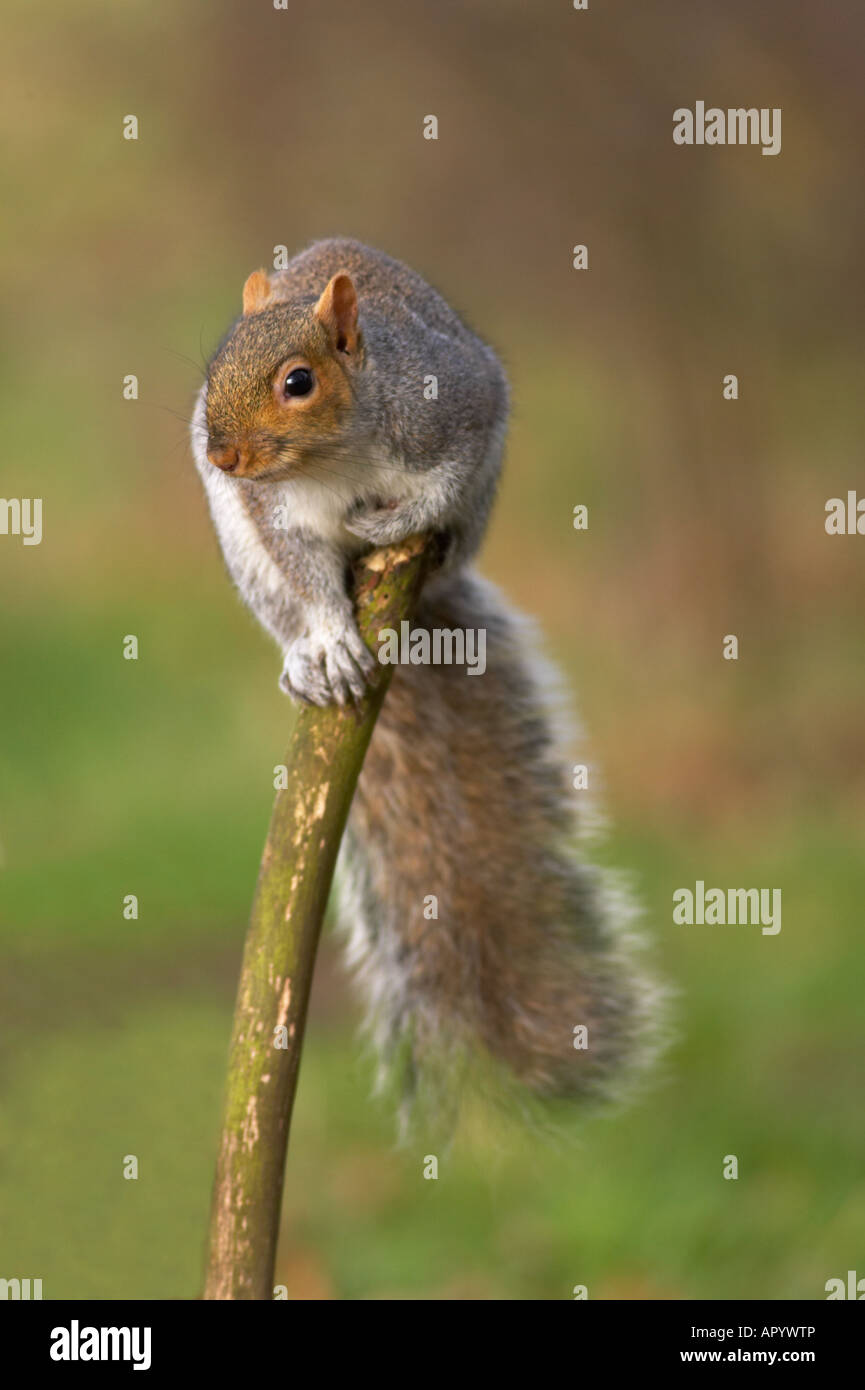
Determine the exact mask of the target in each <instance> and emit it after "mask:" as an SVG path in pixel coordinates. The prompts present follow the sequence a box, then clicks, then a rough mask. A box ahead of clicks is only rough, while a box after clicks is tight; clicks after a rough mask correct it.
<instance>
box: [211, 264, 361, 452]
mask: <svg viewBox="0 0 865 1390" xmlns="http://www.w3.org/2000/svg"><path fill="white" fill-rule="evenodd" d="M280 295H281V286H280V284H279V281H278V280H277V282H276V283H275V284H274V283H273V282H272V281H271V280H270V279H269V277H268V275H267V274H266V272H265V271H263V270H256V271H254V272H253V274H252V275H250V277H249V279H248V280H247V281H246V284H245V285H244V287H243V316H242V317H241V318H240V319H238V321H237V323H236V324H235V326H234V328H233V329H232V330H231V332H230V333H229V335H228V337H227V338H226V340H225V342H224V343H223V344H222V346H221V347H220V349H219V351H218V352H217V353H216V356H215V357H214V359H213V361H212V362H211V364H210V366H209V368H208V372H207V396H206V409H205V419H206V423H207V457H208V459H209V460H210V462H211V463H212V464H213V465H214V466H215V467H216V468H219V469H221V470H222V471H223V472H224V473H229V474H231V476H232V477H235V478H272V479H276V478H288V477H292V476H296V475H297V473H298V472H300V471H301V470H302V468H303V464H304V462H306V461H308V460H311V459H314V458H315V457H316V456H321V454H322V453H324V452H326V451H327V450H328V449H329V448H331V449H332V448H333V445H334V443H335V442H336V441H338V440H339V439H340V437H341V436H342V435H343V434H344V430H345V426H346V424H347V423H348V420H349V418H350V417H349V412H350V411H351V408H352V400H353V381H352V376H353V374H354V372H355V371H357V370H358V368H359V366H360V365H361V363H362V360H363V350H362V348H363V345H362V337H361V333H360V329H359V327H358V321H357V294H356V292H355V288H354V285H353V283H352V281H351V279H350V278H349V276H348V275H345V274H343V273H339V274H337V275H334V276H333V277H332V279H331V280H330V281H329V282H328V284H327V286H326V287H325V289H324V291H323V292H322V294H321V297H320V298H319V299H318V301H317V302H315V301H298V300H288V299H285V298H282V297H280Z"/></svg>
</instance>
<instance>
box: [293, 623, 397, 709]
mask: <svg viewBox="0 0 865 1390" xmlns="http://www.w3.org/2000/svg"><path fill="white" fill-rule="evenodd" d="M377 671H378V666H377V663H376V660H375V658H374V656H373V655H372V653H371V652H370V651H369V650H368V648H367V647H366V646H365V644H364V642H363V640H362V638H361V636H360V633H359V632H358V631H357V629H356V628H354V627H350V626H346V627H344V628H342V629H340V630H338V631H337V632H327V633H317V634H305V635H304V636H303V637H299V638H297V640H296V641H294V642H293V643H292V644H291V646H290V647H289V648H288V651H287V652H286V654H285V666H284V667H283V671H282V675H281V676H280V678H279V688H280V690H282V691H283V692H284V693H285V694H286V695H289V696H290V697H291V698H292V699H293V700H300V701H302V702H303V703H304V704H307V705H318V706H320V707H323V706H325V705H332V704H337V705H345V704H347V703H348V701H349V700H353V701H354V702H355V703H356V704H359V703H360V701H361V700H362V699H363V697H364V694H365V692H366V688H367V685H369V684H370V683H371V682H372V681H373V678H374V677H375V675H376V673H377Z"/></svg>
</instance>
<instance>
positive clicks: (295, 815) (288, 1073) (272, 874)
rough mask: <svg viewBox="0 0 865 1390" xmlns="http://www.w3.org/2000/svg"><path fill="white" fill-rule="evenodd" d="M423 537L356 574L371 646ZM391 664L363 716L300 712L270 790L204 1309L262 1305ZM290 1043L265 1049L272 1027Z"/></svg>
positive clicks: (395, 609)
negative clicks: (293, 1129) (345, 836)
mask: <svg viewBox="0 0 865 1390" xmlns="http://www.w3.org/2000/svg"><path fill="white" fill-rule="evenodd" d="M426 560H427V552H426V550H425V548H424V541H423V539H422V538H417V537H412V539H410V540H408V541H406V542H404V543H403V544H402V545H394V546H389V547H387V548H386V549H382V550H378V551H375V552H374V553H373V554H372V555H369V556H366V557H365V558H364V559H362V560H360V561H359V562H358V564H357V566H356V568H355V596H356V607H357V617H358V625H359V627H360V632H361V635H362V637H363V638H364V641H365V642H366V643H367V645H368V646H369V647H370V648H371V649H372V650H375V648H376V646H377V634H378V633H379V631H380V630H381V629H382V628H386V627H393V628H396V629H397V630H399V624H400V621H401V620H402V619H403V618H406V617H408V616H409V614H410V612H411V609H412V605H413V603H414V600H415V598H416V596H417V593H418V591H419V589H420V585H421V583H422V579H423V573H424V569H425V565H426ZM392 674H393V668H392V667H390V666H382V667H381V668H380V675H379V679H378V683H377V685H376V687H375V689H373V690H371V691H370V692H369V693H368V695H367V696H366V698H365V700H364V702H363V705H362V706H361V708H360V710H359V711H357V712H355V711H353V710H351V711H350V710H341V709H338V708H337V707H335V706H333V707H330V708H328V709H317V708H316V709H314V708H311V707H310V708H308V707H304V708H303V709H302V710H301V711H300V714H299V715H298V718H297V723H296V725H295V728H294V730H293V732H292V735H291V740H290V743H289V747H288V752H287V754H286V758H285V763H286V766H287V768H288V786H287V787H286V788H285V789H282V790H280V791H278V792H277V794H276V801H275V803H274V807H273V815H272V817H271V822H270V829H269V831H268V835H267V842H266V844H265V847H264V853H263V855H262V859H261V867H260V869H259V875H258V884H257V887H256V892H255V899H254V902H253V906H252V914H251V917H250V923H249V929H248V932H247V937H246V945H245V948H244V953H243V964H242V966H241V971H240V984H239V988H238V994H237V1004H236V1006H235V1014H234V1029H233V1034H232V1040H231V1048H230V1054H229V1064H228V1083H227V1089H226V1099H225V1108H224V1116H223V1127H222V1136H221V1141H220V1148H219V1157H218V1160H217V1168H216V1179H215V1183H214V1190H213V1202H212V1208H211V1216H210V1242H209V1252H208V1261H207V1274H206V1282H205V1288H204V1298H205V1299H270V1298H272V1297H273V1279H274V1262H275V1258H276V1242H277V1236H278V1233H279V1216H280V1207H281V1203H282V1187H283V1174H284V1170H285V1158H286V1152H287V1147H288V1135H289V1127H290V1124H291V1112H292V1106H293V1104H294V1096H295V1091H296V1088H297V1073H298V1067H299V1065H300V1053H301V1047H302V1044H303V1031H304V1023H305V1020H306V1010H307V1004H308V1002H309V992H310V986H311V984H312V972H313V967H314V964H315V953H316V949H317V946H318V938H319V932H320V929H321V922H322V918H323V917H324V911H325V907H326V904H327V897H328V892H329V889H330V884H331V879H332V877H333V870H334V865H335V863H336V856H337V851H338V849H339V843H340V840H341V838H342V833H343V830H344V828H345V822H346V817H347V815H348V810H349V806H350V805H351V799H352V796H353V794H354V789H355V785H356V783H357V778H358V774H359V773H360V769H361V765H362V763H363V759H364V755H365V753H366V750H367V746H368V744H369V740H370V737H371V735H372V731H373V727H374V725H375V721H376V719H377V717H378V713H379V710H380V708H381V704H382V701H383V699H384V696H385V693H386V690H387V686H388V685H389V683H390V678H391V675H392ZM281 1027H284V1028H285V1029H286V1030H287V1041H288V1046H287V1047H285V1048H280V1047H276V1046H274V1043H275V1041H276V1039H277V1034H276V1030H277V1029H278V1028H281Z"/></svg>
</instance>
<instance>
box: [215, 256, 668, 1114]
mask: <svg viewBox="0 0 865 1390" xmlns="http://www.w3.org/2000/svg"><path fill="white" fill-rule="evenodd" d="M431 378H434V379H435V382H436V384H437V392H436V391H432V392H431V391H429V390H425V387H426V386H427V384H428V383H429V382H430V380H431ZM507 411H508V388H507V382H506V379H505V376H504V372H503V370H502V367H501V365H500V363H499V361H498V359H497V358H496V356H495V354H494V353H493V351H492V350H491V349H490V348H489V347H488V346H487V345H486V344H485V343H483V342H482V341H481V340H480V339H479V338H477V337H476V336H475V334H474V333H473V332H471V330H470V329H469V328H467V327H466V325H465V324H464V323H463V322H462V320H461V319H460V318H459V317H458V316H457V314H456V313H455V312H454V311H453V310H452V309H451V308H450V307H449V305H448V304H447V303H446V302H445V301H444V299H443V298H442V297H441V296H440V295H439V294H438V293H437V292H436V291H435V290H434V289H432V288H431V286H429V285H428V284H427V283H426V282H425V281H424V280H423V279H422V278H421V277H420V276H419V275H417V274H416V273H415V272H414V271H412V270H410V269H409V268H408V267H407V266H405V265H402V264H400V263H399V262H398V261H395V260H392V259H391V258H390V257H389V256H386V255H384V254H383V253H382V252H380V251H375V250H372V249H370V248H368V247H366V246H363V245H361V244H360V243H358V242H356V241H351V240H344V239H331V240H326V241H319V242H316V243H315V244H314V245H312V246H310V247H309V248H308V249H307V250H305V251H302V252H301V253H300V254H298V255H297V256H295V257H294V258H293V260H291V262H290V263H289V265H288V266H287V268H286V269H284V270H280V271H276V272H274V273H272V274H270V275H268V274H266V273H265V272H264V271H261V270H259V271H256V272H254V273H253V274H252V275H250V277H249V278H248V280H247V281H246V284H245V286H244V290H243V313H242V316H241V317H240V318H239V319H238V321H237V322H236V323H235V324H234V326H233V327H232V328H231V329H230V330H229V333H228V335H227V336H226V338H225V340H224V341H223V343H222V345H221V347H220V348H219V349H218V351H217V352H216V354H215V356H214V357H213V360H212V361H211V363H210V365H209V367H208V370H207V376H206V380H205V383H204V386H203V387H202V389H201V392H200V394H199V397H198V401H197V405H196V408H195V413H194V417H193V422H192V439H193V448H194V454H195V460H196V464H197V467H198V471H199V473H200V475H201V478H202V480H203V482H204V486H205V489H206V492H207V496H208V500H209V504H210V510H211V514H212V517H213V521H214V524H215V527H216V531H217V534H218V537H219V540H220V543H221V546H222V550H223V553H224V556H225V560H226V564H227V566H228V570H229V573H230V575H231V577H232V578H233V580H234V582H235V584H236V585H237V587H238V589H239V591H240V593H241V595H242V597H243V599H244V600H245V602H246V603H247V604H248V605H249V607H250V608H251V609H252V611H253V612H254V613H255V615H256V616H257V618H258V619H259V621H260V622H261V623H262V624H263V625H264V627H265V628H266V629H267V630H268V631H269V632H270V633H271V634H272V636H273V637H274V638H275V639H276V641H277V642H278V644H279V646H280V648H281V650H282V652H283V656H284V664H283V669H282V674H281V676H280V686H281V688H282V689H283V690H284V691H285V692H286V693H287V694H288V695H290V696H291V697H292V698H293V699H295V700H300V701H307V702H311V703H312V704H316V705H326V704H328V703H330V702H333V701H336V702H337V703H339V704H344V703H346V702H347V701H350V700H352V699H358V698H360V696H362V694H363V692H364V689H365V687H366V684H367V682H368V680H370V679H371V678H373V673H374V672H375V671H376V670H377V669H379V668H378V665H377V662H376V660H375V657H374V656H373V654H372V653H371V652H370V651H369V650H368V649H367V648H366V646H365V645H364V643H363V642H362V640H361V638H360V635H359V633H358V631H357V628H356V625H355V621H354V615H353V611H352V601H351V597H350V594H349V588H348V572H349V567H350V562H351V560H352V558H353V557H355V556H356V555H357V554H358V553H360V552H361V551H362V550H363V549H364V548H369V547H371V546H378V545H384V544H389V543H391V542H397V541H399V540H402V539H404V538H406V537H407V536H409V535H411V534H415V533H418V532H434V533H436V534H437V535H438V536H439V537H440V539H441V551H442V554H441V563H440V564H439V566H438V568H437V569H436V570H435V571H434V572H433V573H432V574H431V576H430V577H429V578H428V580H427V582H426V584H425V587H424V590H423V592H422V594H421V597H420V600H419V604H418V608H417V611H416V613H415V615H414V617H413V619H412V628H413V629H415V630H417V629H427V630H429V631H431V632H432V631H433V630H435V629H439V630H442V629H449V630H452V629H458V628H471V629H484V630H485V631H486V643H487V647H486V670H485V672H484V674H483V675H482V677H480V678H478V679H467V673H466V671H465V669H463V668H461V667H459V666H454V665H444V664H442V665H425V666H420V665H418V666H416V665H405V666H399V667H397V669H396V671H395V674H394V679H393V682H392V685H391V687H390V690H389V692H388V695H387V698H386V700H385V702H384V706H383V709H382V712H381V714H380V716H379V720H378V723H377V725H376V728H375V731H374V733H373V737H372V742H371V744H370V748H369V751H368V753H367V757H366V761H365V763H364V767H363V770H362V773H361V776H360V780H359V783H358V787H357V791H356V793H355V798H354V802H353V805H352V810H351V814H350V817H349V823H348V827H347V830H346V834H345V838H344V841H343V846H342V850H341V853H340V864H339V870H338V889H339V892H338V897H339V904H338V915H339V918H340V920H341V923H342V924H343V926H344V927H345V928H347V930H348V932H349V937H350V940H349V955H350V959H351V961H352V962H353V964H354V965H355V967H356V970H357V974H358V976H359V979H360V981H361V984H362V986H363V988H364V991H365V994H366V998H367V1004H368V1010H369V1018H370V1021H371V1025H372V1031H373V1033H374V1036H375V1039H376V1042H377V1044H378V1047H379V1051H380V1055H381V1057H382V1059H383V1061H384V1063H385V1064H389V1065H390V1066H391V1067H393V1068H395V1069H396V1071H397V1073H398V1078H399V1081H400V1083H401V1089H402V1094H403V1096H404V1097H406V1098H408V1099H409V1100H411V1099H413V1098H417V1097H418V1096H420V1097H423V1098H424V1099H427V1100H432V1101H434V1103H436V1104H440V1103H441V1102H442V1101H444V1102H445V1103H446V1102H447V1101H448V1100H453V1098H454V1096H455V1094H456V1089H457V1087H456V1082H457V1080H458V1076H457V1073H462V1074H465V1073H466V1072H472V1071H476V1070H478V1069H479V1073H480V1075H481V1076H488V1075H489V1074H490V1073H489V1070H488V1068H489V1069H491V1070H492V1072H494V1073H496V1074H498V1075H499V1076H502V1075H503V1076H504V1077H506V1078H508V1079H509V1080H510V1082H512V1083H513V1085H514V1089H515V1091H516V1093H517V1094H525V1095H533V1096H537V1097H540V1098H542V1099H547V1098H550V1099H551V1098H557V1097H568V1098H570V1097H575V1096H598V1095H603V1094H606V1093H608V1092H609V1091H610V1089H611V1088H612V1089H616V1086H617V1080H618V1079H619V1078H621V1077H623V1076H627V1075H628V1074H629V1073H632V1072H633V1070H634V1066H635V1064H637V1063H639V1062H640V1061H641V1060H643V1059H644V1058H645V1057H646V1056H647V1055H648V1053H649V1051H650V1042H651V1038H652V1036H653V1034H654V1031H655V1022H656V1017H657V1008H658V993H657V991H656V990H655V988H654V987H653V986H652V985H651V984H650V983H649V982H648V981H647V980H646V978H645V977H644V976H643V975H642V973H641V972H640V971H639V969H638V968H637V967H636V966H635V964H634V957H633V952H632V950H631V945H632V942H631V937H630V934H629V933H628V932H627V931H626V930H625V922H624V918H625V915H626V914H624V913H623V912H622V911H621V910H620V905H619V903H618V902H617V900H616V893H615V891H614V890H611V889H610V887H609V882H608V880H607V878H606V876H605V875H603V874H602V873H601V872H600V871H598V870H597V869H595V868H593V867H592V866H591V865H589V864H587V863H585V862H584V860H583V859H582V857H581V856H580V855H579V854H578V853H577V850H576V847H575V844H574V801H575V798H574V794H573V792H572V791H571V790H570V788H569V785H568V778H567V775H566V774H567V763H566V756H565V753H564V752H563V750H562V748H561V747H560V746H559V745H558V744H557V741H556V736H555V734H554V720H553V718H552V716H551V713H550V710H549V707H548V706H549V702H548V699H547V698H546V697H547V687H548V686H549V683H550V680H549V673H548V672H547V670H546V669H545V668H543V666H542V665H541V664H540V663H539V661H538V659H537V658H536V656H535V655H534V653H533V637H532V634H531V631H530V628H529V626H528V624H527V622H526V620H524V619H522V618H521V617H519V616H517V615H515V614H514V613H513V612H512V611H510V610H509V609H508V607H507V606H506V605H505V603H504V601H503V600H502V599H501V597H500V596H499V595H498V593H497V592H496V591H495V590H494V589H493V587H492V586H491V585H490V584H488V583H487V582H486V581H485V580H483V579H482V578H481V577H480V575H478V574H477V573H476V572H475V571H474V569H473V568H472V567H471V561H472V558H473V556H474V554H475V552H476V551H477V549H478V546H479V544H480V542H481V539H482V537H483V534H484V530H485V528H486V523H487V518H488V516H489V512H490V508H491V505H492V502H493V497H494V493H495V488H496V483H497V479H498V475H499V471H500V467H501V457H502V450H503V444H504V437H505V429H506V421H507ZM277 514H279V516H280V520H279V522H278V523H277V521H276V517H277ZM286 518H287V521H286ZM431 900H435V901H436V903H437V912H436V915H434V916H432V917H430V915H429V914H428V913H425V906H426V905H427V904H429V903H430V901H431ZM581 1029H584V1030H585V1031H584V1032H581ZM485 1064H486V1065H485Z"/></svg>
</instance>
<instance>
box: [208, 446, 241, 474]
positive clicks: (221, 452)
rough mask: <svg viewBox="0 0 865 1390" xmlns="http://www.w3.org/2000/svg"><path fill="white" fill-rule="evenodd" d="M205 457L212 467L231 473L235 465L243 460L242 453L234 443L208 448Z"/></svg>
mask: <svg viewBox="0 0 865 1390" xmlns="http://www.w3.org/2000/svg"><path fill="white" fill-rule="evenodd" d="M207 457H208V459H209V460H210V462H211V463H212V464H213V465H214V467H216V468H221V469H222V471H223V473H233V472H234V470H235V469H236V468H237V466H238V465H239V464H240V463H242V462H244V454H242V453H241V451H240V449H238V447H237V445H236V444H222V445H219V446H217V447H214V448H212V449H208V451H207Z"/></svg>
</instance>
